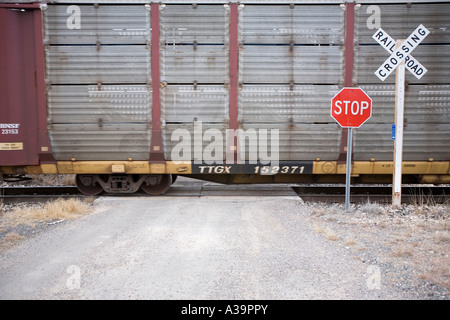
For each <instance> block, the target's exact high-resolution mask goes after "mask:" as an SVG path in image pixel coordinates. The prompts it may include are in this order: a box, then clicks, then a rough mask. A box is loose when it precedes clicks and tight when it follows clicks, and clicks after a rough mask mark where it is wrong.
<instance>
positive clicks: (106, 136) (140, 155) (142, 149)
mask: <svg viewBox="0 0 450 320" xmlns="http://www.w3.org/2000/svg"><path fill="white" fill-rule="evenodd" d="M50 137H51V141H52V146H53V153H54V155H55V158H56V159H57V160H60V161H62V160H70V159H71V158H75V159H76V160H99V161H101V160H111V161H112V160H127V159H128V158H132V159H133V160H148V159H149V150H150V131H149V130H147V125H145V124H115V125H113V124H106V125H104V126H103V127H102V128H99V127H98V126H97V125H89V124H70V125H69V124H58V125H54V126H53V128H52V130H51V135H50Z"/></svg>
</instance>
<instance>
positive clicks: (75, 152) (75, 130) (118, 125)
mask: <svg viewBox="0 0 450 320" xmlns="http://www.w3.org/2000/svg"><path fill="white" fill-rule="evenodd" d="M78 7H79V10H80V16H79V17H80V21H79V23H80V25H79V27H80V28H79V29H77V28H72V27H70V28H69V26H68V25H67V23H68V22H67V21H68V19H69V17H70V15H71V12H72V11H71V10H70V8H69V5H68V4H66V5H48V7H47V8H46V10H44V11H43V12H44V32H45V39H46V40H45V41H46V61H47V70H46V72H47V84H48V89H47V90H48V94H47V96H48V112H49V128H50V129H49V134H50V139H51V141H52V146H53V152H54V155H55V158H56V159H57V160H70V159H72V158H74V159H76V160H127V159H129V158H132V159H133V160H148V159H149V150H150V138H151V132H150V128H149V123H151V106H152V94H151V89H150V88H149V86H148V84H149V83H151V50H150V46H149V44H150V41H151V34H150V7H149V6H145V5H111V6H106V5H94V4H91V5H80V6H78Z"/></svg>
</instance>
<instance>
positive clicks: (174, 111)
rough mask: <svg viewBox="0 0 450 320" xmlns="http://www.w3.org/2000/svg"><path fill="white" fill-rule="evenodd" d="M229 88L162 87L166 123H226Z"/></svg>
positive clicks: (162, 103)
mask: <svg viewBox="0 0 450 320" xmlns="http://www.w3.org/2000/svg"><path fill="white" fill-rule="evenodd" d="M228 97H229V95H228V90H227V89H226V88H225V87H224V86H212V85H198V86H195V87H194V86H175V85H172V86H167V87H164V88H163V89H161V105H162V106H163V108H162V110H161V111H162V118H163V119H164V120H165V121H166V123H174V122H177V123H193V122H194V121H201V122H204V123H222V124H223V125H225V124H226V119H227V111H228Z"/></svg>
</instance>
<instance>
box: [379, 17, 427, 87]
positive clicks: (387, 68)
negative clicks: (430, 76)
mask: <svg viewBox="0 0 450 320" xmlns="http://www.w3.org/2000/svg"><path fill="white" fill-rule="evenodd" d="M429 33H430V31H428V29H427V28H425V27H424V26H423V25H420V26H418V27H417V28H416V30H414V32H413V33H411V35H410V36H409V37H408V38H407V39H406V40H405V41H403V42H402V43H401V44H400V45H399V46H398V47H397V49H395V46H396V41H395V40H394V39H392V38H391V37H390V36H389V35H388V34H387V33H386V32H385V31H384V30H383V29H381V28H380V29H378V30H377V31H376V32H375V34H374V35H373V36H372V38H373V39H374V40H375V41H376V42H378V44H380V45H381V46H382V47H383V48H385V49H386V50H387V51H389V52H392V54H391V56H390V57H389V58H387V59H386V61H384V62H383V64H382V65H381V66H380V67H379V68H378V70H377V71H375V75H376V76H377V77H378V78H379V79H380V80H381V81H384V80H385V79H386V78H387V77H388V76H389V75H390V74H391V73H392V71H394V70H395V69H396V68H397V67H398V66H399V65H400V63H402V62H403V61H405V67H406V69H408V70H409V71H410V72H411V73H412V74H414V76H416V78H418V79H420V78H422V76H423V75H424V74H425V73H427V69H426V68H425V67H424V66H422V65H421V64H420V63H419V62H418V61H417V60H416V59H414V58H413V57H412V56H411V52H412V51H413V50H414V49H415V48H417V46H418V45H419V43H421V42H422V41H423V39H425V37H426V36H428V34H429Z"/></svg>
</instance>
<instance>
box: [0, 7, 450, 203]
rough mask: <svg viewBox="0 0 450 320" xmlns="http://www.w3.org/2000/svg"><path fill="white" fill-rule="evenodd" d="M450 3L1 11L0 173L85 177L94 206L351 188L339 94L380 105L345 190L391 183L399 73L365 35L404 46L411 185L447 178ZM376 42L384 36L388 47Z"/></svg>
mask: <svg viewBox="0 0 450 320" xmlns="http://www.w3.org/2000/svg"><path fill="white" fill-rule="evenodd" d="M449 16H450V2H449V1H433V2H430V1H414V0H408V1H390V2H386V1H377V0H373V1H355V2H353V1H343V0H328V1H327V0H315V1H314V0H308V1H293V0H291V1H283V0H271V1H259V0H243V1H239V2H237V1H236V2H235V1H230V2H228V1H219V0H200V1H198V2H196V1H185V0H174V1H171V0H164V1H163V0H162V1H160V2H150V1H140V0H136V1H127V2H123V1H114V0H109V1H108V0H97V1H85V0H82V1H71V0H54V1H34V2H28V1H14V2H11V1H0V48H1V49H0V66H1V67H0V69H1V73H0V97H1V98H0V99H1V100H0V130H1V132H0V173H1V174H3V175H14V174H41V173H42V174H76V175H77V178H76V181H77V185H78V187H79V189H80V190H81V191H82V192H84V193H86V194H91V195H94V194H98V193H100V192H103V191H106V192H125V193H131V192H135V191H137V190H138V189H140V188H141V189H143V190H144V191H145V192H147V193H148V194H151V195H159V194H163V193H164V192H166V191H167V190H168V189H169V188H170V185H171V183H172V182H173V180H174V178H175V177H176V176H177V175H187V176H191V177H194V178H199V179H204V180H211V181H217V182H221V183H277V182H292V183H297V182H298V183H304V182H307V183H330V182H334V183H335V182H343V181H344V180H345V172H346V163H345V153H346V148H347V146H346V143H347V139H346V138H347V129H345V128H341V127H340V126H339V125H338V124H337V123H336V122H335V121H334V120H333V119H332V118H331V117H330V101H331V99H332V98H333V96H334V95H335V94H336V93H337V92H338V91H339V90H340V89H341V88H343V87H360V88H362V89H363V90H364V91H365V92H366V93H367V94H368V95H369V96H370V97H371V99H372V104H373V106H372V108H373V111H372V116H371V118H370V119H369V120H368V121H367V122H366V123H365V124H364V125H363V126H361V127H360V128H358V129H356V130H355V131H354V133H353V148H352V151H353V156H352V159H353V162H352V171H351V172H352V179H353V182H355V183H390V182H391V181H392V171H393V142H392V135H391V132H392V124H393V123H394V98H395V74H394V75H391V76H389V77H387V78H386V79H385V80H384V81H381V80H380V79H379V78H378V77H377V76H376V75H375V74H374V72H375V71H376V70H377V69H378V67H379V66H380V65H381V64H382V63H383V61H385V59H386V58H387V57H388V56H389V53H388V52H386V50H385V48H383V47H382V46H380V45H379V44H378V43H377V42H376V41H375V40H374V39H373V37H372V35H373V34H374V33H375V32H376V31H377V30H378V29H379V28H382V30H383V31H385V32H386V33H387V34H389V36H390V37H392V38H393V39H396V40H397V39H405V38H406V37H407V36H408V35H409V34H410V33H411V32H412V31H413V30H414V29H416V27H417V26H418V25H420V24H422V25H423V26H425V27H426V28H427V30H429V31H430V33H429V35H428V36H427V38H426V39H425V40H424V41H423V42H422V43H421V44H420V46H418V47H417V48H416V49H415V50H414V54H413V56H414V59H416V60H415V61H418V62H420V64H421V65H422V66H424V67H426V68H427V70H428V72H427V73H426V74H425V75H423V76H422V77H420V79H419V78H417V77H415V76H414V75H413V74H409V73H408V74H407V75H406V90H405V115H404V118H405V119H404V121H405V130H404V146H403V168H402V170H403V181H404V182H405V183H435V184H438V183H449V181H450V139H449V133H450V19H448V17H449ZM379 40H380V39H379Z"/></svg>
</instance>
